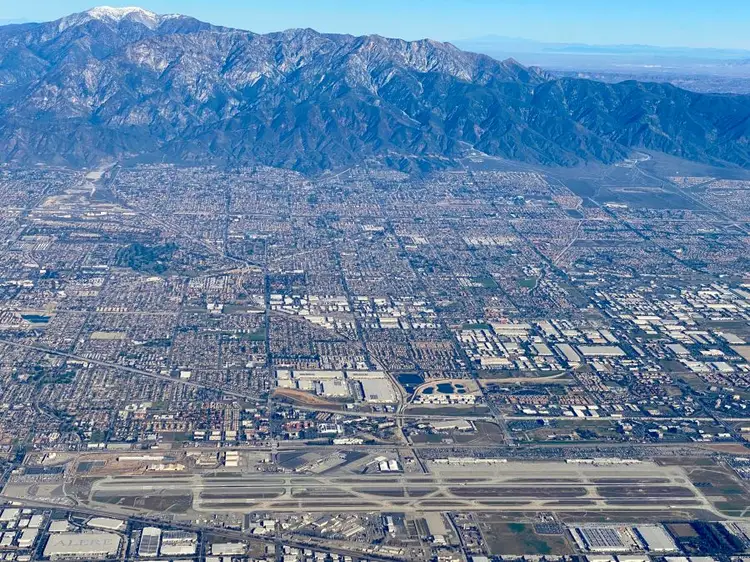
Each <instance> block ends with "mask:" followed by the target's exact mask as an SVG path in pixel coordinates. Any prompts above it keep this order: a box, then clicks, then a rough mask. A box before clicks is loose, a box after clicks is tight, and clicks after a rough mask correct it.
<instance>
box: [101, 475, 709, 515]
mask: <svg viewBox="0 0 750 562" xmlns="http://www.w3.org/2000/svg"><path fill="white" fill-rule="evenodd" d="M433 468H435V467H434V466H433ZM152 497H160V498H164V497H174V498H181V500H179V501H182V502H183V503H185V504H188V503H189V506H190V507H191V508H192V510H194V511H195V512H198V513H216V512H237V511H241V512H245V511H264V510H267V511H276V512H285V511H300V510H304V511H363V510H364V511H367V510H379V511H392V510H398V511H414V512H427V511H446V510H479V511H507V510H509V511H519V510H520V511H523V510H530V511H540V510H545V511H555V510H560V511H563V510H564V511H577V510H581V511H586V510H591V509H592V508H593V509H603V508H616V509H621V510H664V509H665V508H667V507H673V508H674V509H687V510H690V509H702V510H711V511H713V510H714V508H713V506H712V505H711V504H710V503H709V501H708V500H707V499H706V498H705V497H704V496H703V494H701V492H700V491H699V490H698V489H696V488H695V487H694V486H693V485H692V484H691V483H690V482H689V480H688V479H687V478H686V477H685V474H684V472H683V471H682V469H680V468H679V467H664V466H657V465H655V464H651V463H641V464H638V465H630V466H618V467H599V466H578V465H567V464H564V463H536V464H532V463H508V464H501V465H493V466H492V467H489V468H488V467H450V466H441V467H438V468H437V470H436V471H434V472H433V473H432V474H416V473H415V474H351V475H342V474H340V473H339V474H336V475H331V476H326V475H306V474H294V473H291V474H290V473H249V474H247V475H242V476H241V477H240V476H237V475H231V474H228V475H226V476H225V477H219V476H201V475H168V476H150V477H145V476H133V477H129V476H113V477H107V478H103V479H100V480H98V481H96V482H95V483H94V485H93V487H92V489H91V492H90V496H89V499H88V503H89V504H90V505H102V504H111V503H115V502H117V501H118V499H120V498H152ZM119 501H122V500H119ZM126 501H127V500H126ZM175 501H178V500H177V499H175ZM133 503H135V504H138V503H139V502H138V501H134V502H133ZM140 504H141V505H143V500H141V501H140Z"/></svg>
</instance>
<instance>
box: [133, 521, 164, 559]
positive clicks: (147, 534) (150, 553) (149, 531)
mask: <svg viewBox="0 0 750 562" xmlns="http://www.w3.org/2000/svg"><path fill="white" fill-rule="evenodd" d="M160 543H161V529H159V528H158V527H146V528H145V529H143V531H142V532H141V542H140V543H138V556H140V557H141V558H156V557H157V556H158V555H159V544H160Z"/></svg>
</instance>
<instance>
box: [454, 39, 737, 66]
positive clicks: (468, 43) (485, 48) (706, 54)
mask: <svg viewBox="0 0 750 562" xmlns="http://www.w3.org/2000/svg"><path fill="white" fill-rule="evenodd" d="M455 44H456V45H457V46H459V47H461V48H463V49H467V50H474V51H477V52H480V53H485V54H490V55H493V56H495V55H502V54H503V53H506V56H507V55H508V54H514V53H528V54H567V55H612V56H619V57H634V56H638V57H650V58H685V59H691V60H711V61H719V60H736V59H742V58H748V57H750V50H745V49H714V48H705V47H662V46H657V45H638V44H631V45H590V44H586V43H553V42H546V41H535V40H533V39H524V38H520V37H505V36H502V35H485V36H483V37H476V38H473V39H464V40H460V41H455Z"/></svg>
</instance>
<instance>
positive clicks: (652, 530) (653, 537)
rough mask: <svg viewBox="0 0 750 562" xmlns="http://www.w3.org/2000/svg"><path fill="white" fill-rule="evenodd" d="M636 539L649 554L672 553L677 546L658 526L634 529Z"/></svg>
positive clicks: (641, 526)
mask: <svg viewBox="0 0 750 562" xmlns="http://www.w3.org/2000/svg"><path fill="white" fill-rule="evenodd" d="M635 532H636V533H638V538H639V539H640V540H641V542H642V543H643V546H645V547H646V550H648V551H650V552H674V551H675V550H677V545H676V544H675V542H674V540H673V539H672V537H671V536H669V533H667V531H665V530H664V528H663V527H661V526H660V525H638V526H637V527H636V528H635Z"/></svg>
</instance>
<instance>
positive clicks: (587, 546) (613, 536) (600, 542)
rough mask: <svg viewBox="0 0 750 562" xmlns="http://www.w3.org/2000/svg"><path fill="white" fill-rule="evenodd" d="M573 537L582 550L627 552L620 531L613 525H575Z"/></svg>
mask: <svg viewBox="0 0 750 562" xmlns="http://www.w3.org/2000/svg"><path fill="white" fill-rule="evenodd" d="M572 535H573V538H574V539H575V540H576V542H577V543H578V545H579V546H580V547H581V549H583V550H588V551H590V552H628V551H630V550H631V548H630V547H629V546H628V545H627V544H626V542H625V540H624V538H623V535H622V533H621V532H620V530H619V529H617V528H615V527H576V528H575V529H573V530H572Z"/></svg>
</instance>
